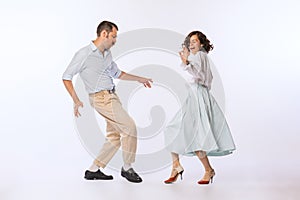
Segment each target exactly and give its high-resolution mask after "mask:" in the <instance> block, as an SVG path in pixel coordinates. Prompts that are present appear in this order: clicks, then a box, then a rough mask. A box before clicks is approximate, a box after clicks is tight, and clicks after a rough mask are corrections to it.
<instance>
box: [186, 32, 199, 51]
mask: <svg viewBox="0 0 300 200" xmlns="http://www.w3.org/2000/svg"><path fill="white" fill-rule="evenodd" d="M200 48H201V43H200V40H199V39H198V36H197V35H193V36H192V37H191V38H190V47H189V49H190V51H191V52H192V53H193V54H196V53H197V52H198V51H200Z"/></svg>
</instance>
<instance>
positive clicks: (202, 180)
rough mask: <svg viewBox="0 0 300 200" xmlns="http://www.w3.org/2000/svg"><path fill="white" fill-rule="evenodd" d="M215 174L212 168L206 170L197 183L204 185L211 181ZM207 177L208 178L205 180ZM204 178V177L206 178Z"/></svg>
mask: <svg viewBox="0 0 300 200" xmlns="http://www.w3.org/2000/svg"><path fill="white" fill-rule="evenodd" d="M215 175H216V173H215V171H214V170H211V171H206V172H205V174H204V177H203V178H202V179H201V180H200V181H198V184H201V185H204V184H209V182H211V183H212V182H213V178H214V176H215ZM207 177H208V180H207ZM204 178H206V180H205V179H204Z"/></svg>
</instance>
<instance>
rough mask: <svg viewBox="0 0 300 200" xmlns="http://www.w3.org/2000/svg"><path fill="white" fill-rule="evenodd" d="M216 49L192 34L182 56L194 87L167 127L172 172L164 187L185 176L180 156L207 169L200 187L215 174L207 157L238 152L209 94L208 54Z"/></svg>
mask: <svg viewBox="0 0 300 200" xmlns="http://www.w3.org/2000/svg"><path fill="white" fill-rule="evenodd" d="M212 49H213V45H212V44H210V41H209V40H208V39H207V38H206V36H205V35H204V34H203V33H201V32H200V31H193V32H191V33H190V34H189V35H188V36H187V37H186V39H185V42H184V47H183V50H182V51H181V52H179V55H180V58H181V60H182V64H181V66H182V67H183V69H184V70H187V71H188V72H189V73H190V74H191V75H192V76H193V80H194V83H192V84H191V86H190V88H189V90H188V97H187V99H186V100H185V102H184V103H183V106H182V108H181V109H180V110H179V111H178V112H177V114H176V115H175V117H174V118H173V120H172V121H171V122H170V124H169V125H168V126H167V127H166V130H165V142H166V148H167V149H168V150H169V151H170V152H171V155H172V160H173V169H172V172H171V176H170V178H169V179H168V180H165V183H173V182H175V181H176V180H177V178H178V176H179V175H180V176H181V179H182V174H183V171H184V169H183V167H182V166H181V164H180V162H179V155H196V156H197V157H198V158H199V159H200V161H201V163H202V164H203V167H204V169H205V174H204V176H203V177H202V179H201V180H199V181H198V184H208V183H209V182H210V181H211V182H212V180H213V177H214V176H215V171H214V169H213V168H212V166H211V165H210V163H209V160H208V157H207V156H224V155H227V154H230V153H232V151H233V150H235V145H234V142H233V139H232V136H231V133H230V130H229V127H228V125H227V122H226V119H225V117H224V115H223V113H222V111H221V109H220V108H219V106H218V104H217V102H216V101H215V99H214V98H213V96H212V95H211V94H210V92H209V90H210V88H211V83H212V78H213V76H212V73H211V63H210V61H209V58H208V56H207V54H208V53H209V51H211V50H212Z"/></svg>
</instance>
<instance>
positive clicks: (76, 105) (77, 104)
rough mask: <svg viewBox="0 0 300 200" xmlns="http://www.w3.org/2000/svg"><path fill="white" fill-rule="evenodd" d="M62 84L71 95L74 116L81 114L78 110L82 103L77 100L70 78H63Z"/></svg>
mask: <svg viewBox="0 0 300 200" xmlns="http://www.w3.org/2000/svg"><path fill="white" fill-rule="evenodd" d="M63 82H64V85H65V87H66V89H67V91H68V92H69V94H70V95H71V97H72V99H73V102H74V115H75V116H76V117H78V116H81V114H80V113H79V111H78V108H79V107H83V103H82V102H81V101H80V100H79V98H78V96H77V94H76V92H75V90H74V87H73V83H72V81H71V80H63Z"/></svg>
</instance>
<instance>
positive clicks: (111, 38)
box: [104, 27, 117, 49]
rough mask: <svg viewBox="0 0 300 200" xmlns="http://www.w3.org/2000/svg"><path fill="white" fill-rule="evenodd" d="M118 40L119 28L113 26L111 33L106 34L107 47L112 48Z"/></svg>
mask: <svg viewBox="0 0 300 200" xmlns="http://www.w3.org/2000/svg"><path fill="white" fill-rule="evenodd" d="M116 42H117V29H116V28H115V27H113V29H112V31H111V32H110V33H109V34H106V40H105V42H104V43H105V44H104V46H105V49H110V48H111V47H112V46H113V45H114V44H115V43H116Z"/></svg>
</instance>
